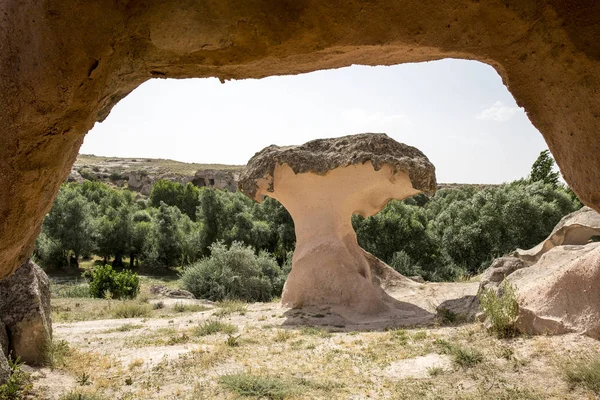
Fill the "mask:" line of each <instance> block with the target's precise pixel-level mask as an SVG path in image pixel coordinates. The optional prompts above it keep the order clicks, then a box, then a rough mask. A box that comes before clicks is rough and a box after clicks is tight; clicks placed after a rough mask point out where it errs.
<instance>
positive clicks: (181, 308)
mask: <svg viewBox="0 0 600 400" xmlns="http://www.w3.org/2000/svg"><path fill="white" fill-rule="evenodd" d="M173 310H174V311H175V312H178V313H184V312H200V311H206V310H210V308H209V307H206V306H205V305H202V304H185V303H184V302H182V301H178V302H177V303H175V305H173Z"/></svg>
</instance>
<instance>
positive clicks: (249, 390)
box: [219, 373, 299, 400]
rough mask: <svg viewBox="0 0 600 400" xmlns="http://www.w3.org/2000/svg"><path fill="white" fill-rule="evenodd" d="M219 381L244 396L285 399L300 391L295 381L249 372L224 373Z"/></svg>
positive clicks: (274, 399) (275, 399)
mask: <svg viewBox="0 0 600 400" xmlns="http://www.w3.org/2000/svg"><path fill="white" fill-rule="evenodd" d="M219 382H220V383H221V385H223V386H225V387H226V388H227V389H229V390H232V391H234V392H235V393H237V394H238V395H240V396H244V397H257V398H261V399H263V398H264V399H272V400H283V399H285V398H288V397H290V396H294V395H296V394H298V392H299V387H298V385H296V384H295V383H293V382H289V381H285V380H282V379H279V378H276V377H270V376H260V375H251V374H248V373H241V374H232V375H223V376H221V377H220V379H219Z"/></svg>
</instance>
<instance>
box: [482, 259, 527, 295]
mask: <svg viewBox="0 0 600 400" xmlns="http://www.w3.org/2000/svg"><path fill="white" fill-rule="evenodd" d="M526 266H527V264H525V262H523V261H522V260H521V259H519V258H517V257H511V256H507V257H500V258H496V259H495V260H494V262H492V265H491V266H490V267H489V268H488V269H486V270H485V272H484V273H483V274H482V275H481V283H480V285H479V290H480V291H481V290H485V289H490V288H497V287H498V286H500V283H502V281H503V280H504V278H506V277H507V276H509V275H510V274H512V273H513V272H515V271H516V270H519V269H521V268H524V267H526Z"/></svg>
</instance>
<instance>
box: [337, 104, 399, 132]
mask: <svg viewBox="0 0 600 400" xmlns="http://www.w3.org/2000/svg"><path fill="white" fill-rule="evenodd" d="M342 118H344V119H345V120H346V121H347V122H349V123H351V124H353V125H359V126H361V127H367V128H369V129H375V128H378V127H387V126H390V125H398V124H402V125H408V124H409V122H408V120H407V118H406V115H404V114H386V113H384V112H382V111H367V110H363V109H361V108H353V109H349V110H344V111H342Z"/></svg>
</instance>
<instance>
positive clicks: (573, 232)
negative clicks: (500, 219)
mask: <svg viewBox="0 0 600 400" xmlns="http://www.w3.org/2000/svg"><path fill="white" fill-rule="evenodd" d="M598 235H600V214H599V213H598V212H597V211H595V210H593V209H591V208H589V207H582V208H581V209H579V210H577V211H575V212H572V213H571V214H569V215H566V216H565V217H563V218H562V219H561V220H560V221H559V222H558V224H557V225H556V226H555V227H554V229H553V230H552V233H550V235H548V237H547V238H546V239H545V240H544V241H543V242H541V243H540V244H538V245H537V246H535V247H534V248H532V249H530V250H522V249H517V251H515V255H516V256H517V257H519V258H520V259H521V260H523V261H525V262H526V263H527V264H528V265H532V264H534V263H535V262H536V261H538V260H539V259H540V257H541V256H542V255H543V254H545V253H546V252H548V251H549V250H550V249H552V248H554V247H556V246H561V245H582V244H586V243H588V242H589V240H590V238H591V237H592V236H598Z"/></svg>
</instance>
